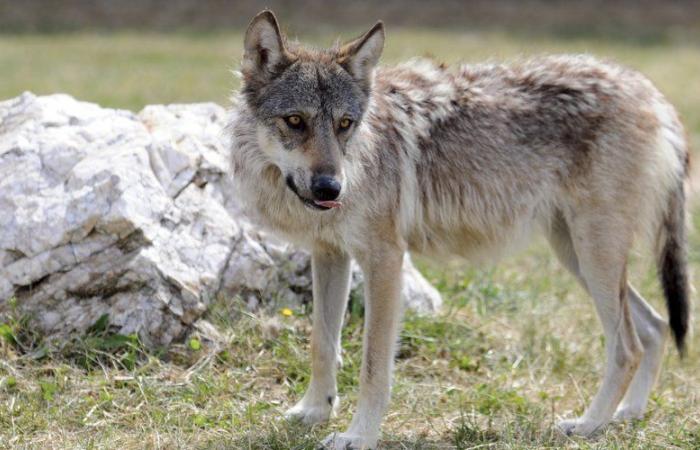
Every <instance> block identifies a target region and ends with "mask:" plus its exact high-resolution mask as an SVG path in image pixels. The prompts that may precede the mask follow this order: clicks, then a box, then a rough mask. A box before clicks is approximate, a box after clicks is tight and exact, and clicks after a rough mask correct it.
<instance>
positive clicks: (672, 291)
mask: <svg viewBox="0 0 700 450" xmlns="http://www.w3.org/2000/svg"><path fill="white" fill-rule="evenodd" d="M659 231H660V235H659V238H660V241H659V252H658V259H657V269H658V273H659V279H660V281H661V286H662V288H663V291H664V297H666V307H667V309H668V315H669V325H670V326H671V331H672V333H673V337H674V339H675V341H676V347H677V348H678V351H679V352H680V354H681V356H683V355H684V353H685V338H686V335H687V334H688V330H689V327H690V284H689V276H688V260H687V243H686V224H685V189H684V185H683V182H682V181H681V182H679V184H678V187H677V188H676V189H675V190H674V191H673V192H672V194H671V196H670V198H669V202H668V207H667V209H666V214H665V215H664V217H663V222H662V223H661V229H660V230H659Z"/></svg>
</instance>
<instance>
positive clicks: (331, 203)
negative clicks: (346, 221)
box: [314, 200, 343, 208]
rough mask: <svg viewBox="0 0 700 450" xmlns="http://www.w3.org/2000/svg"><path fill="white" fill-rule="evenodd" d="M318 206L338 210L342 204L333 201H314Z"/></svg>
mask: <svg viewBox="0 0 700 450" xmlns="http://www.w3.org/2000/svg"><path fill="white" fill-rule="evenodd" d="M314 203H316V204H317V205H318V206H323V207H326V208H339V207H341V206H343V204H342V203H340V202H336V201H335V200H314Z"/></svg>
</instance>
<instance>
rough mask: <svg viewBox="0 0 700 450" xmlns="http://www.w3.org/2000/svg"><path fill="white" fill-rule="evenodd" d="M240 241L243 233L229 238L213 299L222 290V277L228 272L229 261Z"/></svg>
mask: <svg viewBox="0 0 700 450" xmlns="http://www.w3.org/2000/svg"><path fill="white" fill-rule="evenodd" d="M242 239H243V231H241V232H240V233H239V234H238V235H236V236H233V237H232V238H231V244H230V248H229V252H228V254H227V255H226V260H225V261H224V264H223V265H222V266H221V270H219V273H218V275H217V280H218V283H217V286H216V290H215V291H214V296H215V297H218V296H219V295H220V294H221V291H222V290H223V289H224V276H225V275H226V271H227V270H228V267H229V265H230V264H231V259H232V258H233V254H234V253H235V252H236V249H237V248H238V245H239V244H240V242H241V240H242Z"/></svg>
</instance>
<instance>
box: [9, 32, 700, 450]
mask: <svg viewBox="0 0 700 450" xmlns="http://www.w3.org/2000/svg"><path fill="white" fill-rule="evenodd" d="M389 31H390V34H389V41H388V48H387V52H386V56H387V57H386V60H387V62H393V61H397V60H401V59H405V58H407V57H411V56H415V55H421V54H426V53H432V54H433V55H435V56H436V57H439V58H441V59H445V60H447V61H450V62H455V61H458V60H464V61H477V60H482V59H488V58H507V57H510V56H513V55H517V54H521V53H527V54H529V53H538V52H549V51H557V52H561V51H572V52H580V51H588V52H592V53H595V54H598V55H602V56H606V57H613V58H615V59H617V60H620V61H622V62H624V63H627V64H629V65H631V66H633V67H636V68H638V69H640V70H642V71H643V72H644V73H646V74H648V75H649V76H650V77H651V78H652V79H653V80H654V81H655V82H657V84H658V85H659V86H660V87H661V89H662V90H663V91H664V92H666V93H667V94H668V96H669V97H670V99H671V100H672V101H673V102H674V103H675V104H676V105H677V106H678V107H679V109H680V110H681V112H682V114H683V115H684V118H685V122H686V124H687V125H688V128H689V132H690V135H691V138H692V140H693V141H694V143H695V147H696V148H697V147H698V144H700V94H699V93H700V75H698V74H700V46H699V45H698V43H688V42H651V43H650V42H646V43H644V44H640V43H633V42H608V41H600V40H596V39H583V38H579V39H573V40H561V39H554V38H543V37H527V36H511V35H506V34H497V33H470V32H464V33H457V32H450V33H440V32H435V31H421V30H410V31H409V30H404V31H401V30H399V31H396V30H389ZM310 39H311V40H313V41H315V42H319V43H322V42H329V41H330V40H331V38H330V37H329V36H326V35H324V36H320V35H319V36H311V37H310ZM240 43H241V37H240V34H237V33H230V34H216V35H182V34H179V35H145V34H117V35H97V34H94V35H82V34H78V35H55V36H11V35H4V36H2V35H0V67H2V68H3V69H2V70H3V72H2V73H3V75H2V77H3V81H2V83H0V98H6V97H11V96H14V95H17V94H19V93H20V92H21V91H23V90H32V91H34V92H37V93H42V94H45V93H51V92H58V91H61V92H69V93H71V94H73V95H75V96H77V97H79V98H81V99H87V100H92V101H96V102H99V103H102V104H104V105H110V106H117V107H126V108H132V109H137V108H140V107H141V106H143V105H144V104H146V103H164V102H191V101H205V100H212V101H218V102H220V103H225V102H226V100H225V99H226V97H227V96H228V93H229V92H230V90H231V89H233V88H235V81H234V80H233V78H232V77H231V76H230V74H229V72H228V71H227V69H231V68H234V66H235V64H234V62H233V61H234V59H235V57H237V56H238V55H239V53H240ZM698 217H700V216H699V215H696V218H698ZM696 222H700V219H696ZM699 244H700V240H698V238H694V240H693V245H692V249H691V262H692V264H693V266H694V267H696V268H697V267H698V266H699V265H700V253H698V250H697V249H698V248H700V247H699ZM421 266H422V268H423V271H424V273H425V274H426V275H427V276H428V277H429V278H430V279H431V280H432V281H433V282H434V283H435V284H436V285H437V286H438V287H439V289H440V290H441V292H442V293H443V294H444V296H445V298H446V305H445V308H444V311H443V312H442V313H441V314H439V315H438V316H437V317H433V318H426V317H418V316H414V315H409V316H408V317H407V318H406V320H405V327H404V330H403V332H402V334H401V346H400V351H399V355H398V360H397V367H396V379H395V385H394V395H393V402H392V405H391V408H390V410H389V412H388V414H387V417H386V421H385V425H384V427H383V431H384V435H383V440H382V443H383V446H384V447H385V448H396V449H405V448H459V449H467V448H542V447H561V446H566V447H570V448H698V447H700V370H699V369H700V355H699V354H698V350H699V349H700V345H698V344H700V342H699V341H700V339H699V338H698V337H697V336H696V337H695V338H694V339H693V342H692V345H691V349H692V350H691V351H690V353H689V356H688V358H686V359H685V360H683V361H680V360H679V359H678V357H677V356H676V354H675V352H674V351H671V349H669V351H668V352H667V353H668V355H667V357H666V361H665V366H664V370H663V372H662V375H661V379H660V382H659V385H658V387H657V389H656V390H655V393H654V395H653V398H652V400H651V402H650V407H649V412H648V414H647V416H646V418H645V419H644V420H643V421H640V422H636V423H629V424H622V425H614V426H611V427H610V428H608V429H607V430H606V431H605V432H604V433H603V434H601V435H600V436H599V437H597V438H596V439H593V440H582V439H572V438H564V437H562V436H560V435H558V434H557V433H555V432H553V431H552V425H553V423H555V422H556V420H557V419H558V418H559V417H562V416H564V417H569V416H573V415H577V414H580V413H581V411H582V410H583V409H584V407H585V405H586V404H587V401H588V400H589V399H590V397H591V396H592V394H593V393H594V392H595V388H596V386H597V382H598V380H599V373H600V370H601V368H602V361H601V359H600V358H601V355H602V352H603V341H602V336H601V332H600V327H599V325H598V323H597V319H596V318H595V315H594V313H593V308H592V306H591V304H590V302H589V301H588V299H587V298H586V296H585V295H584V293H583V291H582V290H581V289H580V288H579V287H578V286H576V284H575V283H574V281H573V280H572V278H571V277H570V276H569V275H568V274H566V273H565V272H564V271H563V270H562V269H561V268H560V267H559V266H558V264H557V263H556V262H555V261H554V258H553V257H552V256H551V255H550V253H549V252H548V251H547V250H546V248H545V246H544V245H543V244H542V243H535V244H534V245H533V247H532V248H531V249H530V250H528V251H527V252H525V253H523V254H521V255H520V256H517V257H515V258H511V259H508V260H506V261H505V262H503V263H502V264H500V265H499V266H498V267H497V268H494V269H488V268H487V269H476V268H471V269H466V268H464V267H463V266H459V265H454V266H450V267H448V268H438V267H437V266H434V265H431V264H429V263H423V264H422V265H421ZM696 272H697V270H696ZM632 279H633V280H634V281H635V284H636V285H637V286H639V287H640V288H641V289H642V292H643V293H645V294H646V295H647V297H648V298H649V300H650V301H651V302H652V303H653V304H654V305H656V306H657V308H659V309H662V300H661V297H660V295H659V292H658V288H657V286H656V284H655V281H654V277H653V273H652V271H651V269H650V268H649V267H648V265H646V264H644V263H643V262H636V263H635V264H634V266H633V276H632ZM695 281H696V283H695V284H696V285H697V281H698V280H697V277H696V280H695ZM209 320H210V321H212V322H213V323H214V324H215V325H217V327H218V329H219V330H220V331H221V334H222V337H221V338H220V339H218V340H216V341H215V342H211V341H208V340H206V339H204V338H203V337H197V336H196V335H195V336H194V337H193V338H192V340H190V341H188V342H186V343H184V344H182V345H178V346H175V347H174V348H172V349H170V350H168V351H161V352H158V351H152V350H151V351H147V350H145V349H143V348H142V347H141V345H140V344H139V342H138V340H136V339H134V338H129V337H119V336H114V335H109V334H107V333H105V331H104V330H103V329H102V327H101V326H100V325H99V324H97V326H95V328H94V329H93V330H92V332H91V333H88V335H86V336H82V337H79V338H75V340H73V341H71V342H67V343H64V344H63V346H62V348H60V349H58V348H52V349H49V350H47V349H46V348H45V347H43V346H42V345H41V344H40V343H37V339H36V337H35V336H33V334H32V331H31V329H29V328H28V327H26V325H25V324H24V323H23V322H22V320H21V318H18V319H17V320H16V321H11V322H8V323H6V324H3V325H2V326H0V336H2V338H1V339H0V342H2V343H0V447H12V448H124V449H131V448H133V449H137V448H144V447H145V448H251V449H257V448H266V449H288V448H298V449H305V448H313V447H314V444H315V443H316V442H317V440H318V439H320V438H322V437H324V436H325V435H326V434H327V433H328V432H330V431H335V430H339V429H342V428H343V427H344V426H346V425H347V424H348V422H349V420H350V417H351V413H352V411H353V409H354V403H355V400H356V395H357V373H358V370H359V364H360V351H361V338H360V336H361V311H360V310H359V308H358V307H354V308H352V311H351V313H350V314H349V315H348V325H347V326H346V328H345V331H344V360H345V365H344V367H343V369H342V370H341V372H340V374H339V384H340V394H341V399H342V407H341V410H340V413H339V415H338V417H337V418H335V419H333V420H332V421H331V423H330V424H328V425H322V426H315V427H312V428H305V427H302V426H299V425H294V424H289V423H286V422H285V421H284V420H282V419H281V414H282V412H283V411H284V410H285V409H286V408H287V407H289V406H290V405H291V404H293V402H294V401H296V400H297V399H299V398H300V396H301V394H302V393H303V391H304V389H305V387H306V385H307V382H308V377H309V367H308V357H307V350H308V332H309V328H310V323H309V318H308V311H305V310H303V309H300V310H297V311H293V314H292V315H291V316H288V315H283V314H281V313H280V312H279V311H276V310H274V308H272V309H271V310H270V311H268V312H267V313H264V314H259V315H251V314H249V313H248V312H246V311H245V309H244V308H243V307H242V306H241V305H240V304H239V302H238V301H237V300H236V299H221V301H220V302H218V303H217V304H216V305H215V307H214V308H212V310H211V311H210V313H209ZM695 325H696V328H697V327H698V325H699V324H698V320H697V319H696V320H695Z"/></svg>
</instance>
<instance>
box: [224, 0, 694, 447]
mask: <svg viewBox="0 0 700 450" xmlns="http://www.w3.org/2000/svg"><path fill="white" fill-rule="evenodd" d="M276 30H279V27H278V26H277V24H276V21H275V19H274V16H272V15H271V13H269V12H265V13H262V14H261V15H259V16H258V17H256V18H255V19H254V20H253V22H252V24H251V27H250V28H249V31H248V33H247V36H246V42H248V43H251V42H253V43H255V42H267V43H271V44H270V45H268V46H269V47H270V48H263V49H262V55H263V56H264V58H263V57H261V56H260V55H261V54H260V53H259V51H260V47H256V46H255V45H246V56H245V58H244V67H243V76H244V86H243V89H242V97H241V98H239V99H238V101H237V104H236V107H235V110H234V113H233V118H232V121H231V124H230V132H231V135H232V137H233V148H232V160H233V172H234V178H235V181H236V183H237V186H238V188H239V190H240V191H241V193H242V196H243V197H244V198H245V200H246V202H247V207H248V211H249V212H250V213H251V214H253V215H254V216H255V217H257V219H258V220H259V221H260V223H261V224H263V225H265V226H267V227H269V228H270V229H272V230H273V231H275V232H277V233H279V234H281V235H283V236H285V237H287V238H288V239H290V240H292V241H294V242H296V243H298V244H300V245H305V246H307V247H309V248H311V249H312V250H313V251H314V254H315V255H318V256H317V257H318V259H319V260H321V259H323V260H324V261H327V263H325V264H322V265H321V264H319V265H317V266H315V270H318V271H320V272H321V273H319V274H318V277H317V276H316V275H315V281H316V279H317V278H318V279H319V280H328V281H325V282H324V285H323V286H322V287H321V288H319V289H318V291H317V290H315V291H314V293H315V298H314V304H315V305H318V307H319V308H320V309H319V310H321V308H322V310H323V311H324V312H323V314H321V315H320V316H316V315H315V316H314V331H313V332H312V362H313V363H312V365H313V368H314V376H313V377H312V381H311V385H310V387H309V390H308V391H307V393H306V395H305V396H304V398H303V399H302V400H301V401H300V402H299V403H298V404H297V405H296V406H295V407H294V408H292V409H291V410H290V415H291V416H293V417H297V418H300V419H301V420H304V421H306V422H315V421H319V420H323V419H325V418H327V417H328V416H329V415H330V414H331V413H332V410H333V407H334V405H335V402H332V403H333V405H330V403H331V402H329V401H328V398H331V397H332V398H335V395H336V387H335V379H334V373H335V372H334V371H332V370H330V369H327V370H326V369H324V367H325V368H327V367H328V361H329V360H332V359H333V355H336V356H338V357H339V353H338V344H337V342H338V340H339V338H340V336H339V328H338V324H339V323H340V322H339V320H340V318H339V317H340V316H338V315H339V314H342V311H343V310H344V306H343V307H341V306H339V303H338V302H339V301H340V300H339V298H338V297H337V292H345V282H346V275H345V271H346V269H347V258H348V257H352V258H354V259H356V260H357V262H358V263H359V264H360V266H361V268H362V269H363V271H364V272H365V275H366V276H367V278H368V284H367V297H366V298H367V317H366V327H365V344H364V359H363V366H362V369H361V373H360V378H361V383H360V395H359V402H358V410H357V413H356V414H355V417H354V419H353V422H352V423H351V425H350V427H349V429H348V430H347V431H346V432H345V433H342V434H339V435H337V436H331V437H329V439H328V440H327V441H326V444H327V445H328V446H330V447H333V448H345V445H346V444H350V445H354V446H357V447H362V446H370V447H371V446H373V445H375V444H376V440H377V438H378V435H379V423H380V421H381V416H382V414H383V412H384V410H385V408H386V406H387V404H388V400H389V389H390V380H391V377H390V374H391V370H392V366H393V350H394V345H395V338H396V333H397V332H398V320H399V317H400V310H401V309H400V305H399V303H398V292H399V287H400V277H399V274H400V266H401V260H402V258H403V254H404V252H406V251H411V252H417V253H422V254H427V255H434V256H437V257H439V258H441V259H442V258H445V257H446V256H449V255H453V256H458V257H463V258H467V259H471V260H480V259H488V260H493V259H497V258H498V257H499V256H501V255H503V254H505V253H508V251H510V250H512V249H513V248H514V247H517V246H518V245H520V244H522V243H526V242H527V241H528V240H529V239H530V236H531V235H532V233H534V232H538V231H539V232H542V233H544V234H545V235H547V236H548V237H549V238H550V242H551V243H552V246H553V247H554V249H555V253H556V254H557V256H558V257H559V258H560V259H561V260H562V262H563V263H564V265H565V266H566V267H567V268H568V269H569V270H570V271H572V273H573V274H574V275H575V276H576V278H577V279H578V280H579V281H580V282H581V284H582V285H583V287H584V288H585V289H586V290H587V292H588V293H589V294H590V295H591V297H592V299H593V301H594V304H595V306H596V309H597V312H598V314H599V316H600V318H601V322H602V324H603V329H604V332H605V335H606V356H607V361H608V363H607V368H606V371H605V374H604V378H603V383H602V384H601V387H600V390H599V391H598V393H597V394H596V396H595V397H594V399H593V400H592V402H591V405H590V406H589V408H588V409H587V410H586V412H585V413H584V414H583V416H582V417H580V418H578V419H575V420H567V421H562V422H561V423H560V428H561V429H562V430H563V431H564V432H566V433H567V434H579V435H585V436H587V435H590V434H592V433H594V432H595V431H597V430H599V429H600V428H602V427H603V426H605V425H606V424H607V423H608V422H609V421H610V420H611V419H612V418H613V416H614V415H615V417H617V418H620V419H626V418H632V417H639V416H640V415H641V414H643V411H644V408H645V407H646V403H647V399H648V396H649V392H650V390H651V388H652V386H653V384H654V381H655V379H656V374H657V373H658V369H659V367H660V363H661V355H662V353H663V347H664V342H665V336H666V334H667V331H666V330H667V325H666V324H665V322H664V321H663V320H661V318H660V317H659V316H658V315H657V314H656V313H655V312H654V311H653V309H652V308H651V307H650V306H649V305H648V304H646V302H645V301H644V300H643V299H642V298H641V296H639V294H638V293H637V292H636V291H635V290H634V289H633V288H632V287H631V286H629V285H628V283H627V257H628V254H629V251H630V248H631V247H632V245H633V244H634V242H635V241H647V242H650V241H653V240H654V239H661V238H660V236H670V238H671V239H672V242H673V244H674V248H673V249H672V250H673V251H672V252H671V253H669V252H666V253H663V255H670V259H669V257H664V258H662V259H663V261H670V262H669V263H668V264H669V266H668V267H667V268H663V269H662V275H663V276H664V277H665V276H666V275H667V274H670V275H669V276H671V277H672V278H673V279H672V280H671V282H666V281H664V284H665V286H669V285H670V286H672V287H674V289H675V292H680V294H678V295H675V294H673V293H672V294H673V295H674V299H673V301H672V302H670V303H669V305H671V306H672V308H671V312H672V317H674V314H676V315H677V312H678V311H680V309H678V308H679V307H680V306H679V305H686V306H687V305H688V301H687V292H688V290H687V289H686V287H687V276H685V277H679V276H675V275H673V274H685V273H686V267H685V265H686V261H685V258H684V256H683V255H684V253H683V252H684V249H685V245H686V244H685V241H684V226H685V225H684V222H683V220H682V216H683V214H684V212H683V208H682V207H680V206H676V207H674V208H673V209H672V210H670V209H669V204H671V205H681V206H682V205H683V204H684V202H685V197H684V188H682V186H683V183H684V180H685V176H686V172H687V161H688V151H687V145H686V142H685V137H684V134H683V129H682V126H681V124H680V122H679V120H678V117H677V114H676V113H675V111H674V109H673V107H672V106H670V104H669V103H668V102H667V101H666V100H665V99H664V98H663V96H662V95H661V94H660V93H659V92H658V91H657V90H656V88H655V87H654V86H653V85H652V84H651V82H649V81H648V80H647V79H646V78H644V77H643V76H642V75H640V74H638V73H637V72H634V71H632V70H629V69H626V68H624V67H621V66H619V65H616V64H613V63H609V62H603V61H600V60H598V59H595V58H592V57H590V56H570V55H564V56H550V57H540V58H535V59H531V60H523V61H517V62H515V63H512V64H509V65H505V64H504V65H501V64H483V65H465V66H461V67H459V68H456V69H454V68H448V67H445V66H442V65H438V64H436V63H434V62H431V61H426V60H416V61H411V62H409V63H406V64H402V65H399V66H397V67H391V68H384V67H379V68H376V69H372V66H373V65H374V63H376V61H377V59H378V57H379V53H380V52H381V47H382V45H383V41H384V31H383V27H382V26H381V24H378V25H376V26H375V27H374V28H373V29H372V30H370V31H369V32H368V33H366V34H365V35H363V36H362V37H360V38H358V39H356V40H354V41H351V42H350V43H348V44H346V45H344V46H339V47H334V48H331V49H328V50H320V51H314V50H308V49H305V48H303V47H301V46H292V45H289V44H288V43H286V40H285V39H284V37H282V36H277V35H276V34H275V33H277V32H278V31H276ZM276 43H279V45H278V44H276ZM275 52H276V53H275ZM261 60H265V61H273V62H274V64H273V65H272V66H269V65H268V66H265V65H264V64H262V65H261V64H260V61H261ZM291 113H299V114H302V115H303V117H304V119H305V121H306V122H307V123H308V126H307V128H306V130H305V132H304V133H301V134H299V133H298V132H296V131H295V132H294V133H296V134H294V133H292V131H291V130H289V129H287V128H288V126H287V125H285V123H286V122H284V117H285V115H287V114H291ZM343 116H346V117H347V116H350V117H352V119H353V121H354V123H353V125H352V127H351V128H350V129H348V130H346V131H343V132H340V131H339V129H338V120H339V119H340V118H341V117H343ZM285 127H287V128H285ZM321 169H323V170H325V171H326V172H332V173H333V174H334V175H335V176H337V177H338V179H340V180H342V186H343V187H342V193H341V196H340V199H339V200H340V201H342V207H340V208H334V209H333V210H330V211H318V210H316V209H313V208H311V207H309V202H308V201H306V200H305V198H306V197H308V196H309V195H310V193H309V188H308V186H309V183H310V181H309V180H310V179H311V177H312V176H313V175H314V173H316V172H318V171H319V170H321ZM290 178H291V179H292V180H293V182H294V185H295V186H296V187H298V191H299V192H296V193H295V192H292V190H291V189H290V188H289V186H288V182H287V180H288V179H290ZM679 186H681V188H680V189H679ZM669 199H672V200H671V201H670V202H669ZM669 217H670V218H673V220H674V221H673V224H672V225H673V226H672V227H670V228H669V226H668V218H669ZM664 223H666V225H664ZM664 233H670V234H664ZM665 239H666V241H664V242H666V243H667V246H666V247H665V248H668V242H671V241H669V240H668V239H669V238H668V237H666V238H665ZM333 280H336V281H333ZM334 283H335V284H334ZM669 283H670V284H669ZM336 284H337V288H335V287H334V286H335V285H336ZM316 294H317V295H316ZM681 294H682V295H681ZM316 308H317V307H316V306H315V307H314V310H315V311H316ZM673 308H676V310H675V311H676V312H674V309H673ZM687 314H688V313H687V310H685V312H682V315H683V317H685V319H683V320H685V322H684V326H686V325H687ZM618 405H619V408H618ZM616 410H617V411H616Z"/></svg>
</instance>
